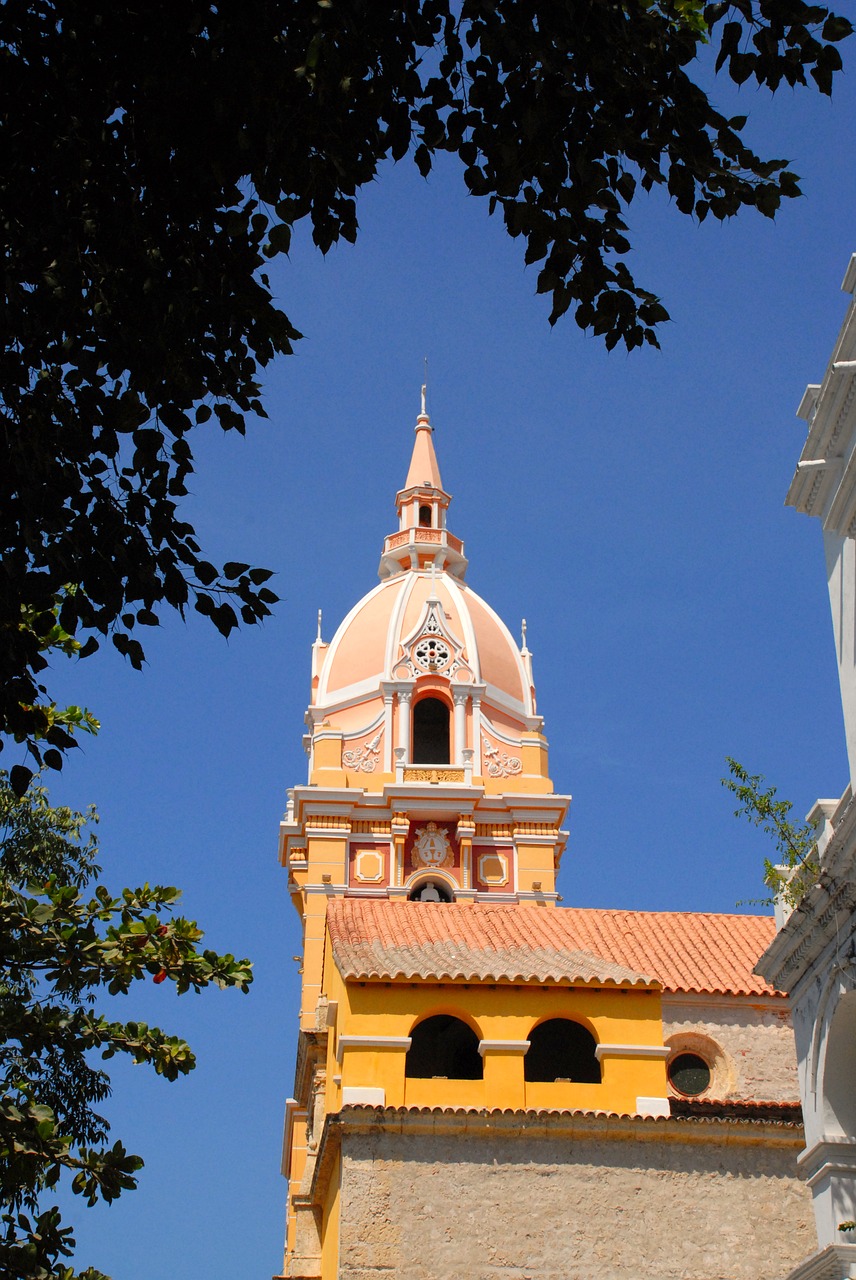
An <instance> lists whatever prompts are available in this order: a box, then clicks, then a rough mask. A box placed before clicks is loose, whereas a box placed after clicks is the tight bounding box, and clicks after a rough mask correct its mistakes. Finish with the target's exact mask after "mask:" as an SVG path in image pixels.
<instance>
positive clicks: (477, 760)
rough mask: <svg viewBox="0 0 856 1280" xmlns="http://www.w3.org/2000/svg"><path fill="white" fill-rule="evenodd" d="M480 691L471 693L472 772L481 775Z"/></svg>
mask: <svg viewBox="0 0 856 1280" xmlns="http://www.w3.org/2000/svg"><path fill="white" fill-rule="evenodd" d="M481 731H482V724H481V690H480V689H477V690H474V691H473V747H474V748H475V751H474V755H473V772H474V773H477V774H479V775H481V773H482V734H481Z"/></svg>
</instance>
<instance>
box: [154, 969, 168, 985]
mask: <svg viewBox="0 0 856 1280" xmlns="http://www.w3.org/2000/svg"><path fill="white" fill-rule="evenodd" d="M165 977H166V969H161V971H160V972H159V973H156V974H155V976H154V977H153V978H152V982H163V980H164V978H165Z"/></svg>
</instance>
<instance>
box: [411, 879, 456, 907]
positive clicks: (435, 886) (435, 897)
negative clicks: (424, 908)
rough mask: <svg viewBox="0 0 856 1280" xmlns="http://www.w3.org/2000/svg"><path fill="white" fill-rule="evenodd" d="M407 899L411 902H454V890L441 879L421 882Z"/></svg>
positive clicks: (414, 887)
mask: <svg viewBox="0 0 856 1280" xmlns="http://www.w3.org/2000/svg"><path fill="white" fill-rule="evenodd" d="M407 897H408V898H409V900H410V901H411V902H454V897H453V894H452V890H451V889H450V888H449V886H448V885H447V884H446V882H445V881H444V880H442V879H441V878H440V877H437V878H434V879H432V878H431V877H430V876H429V877H428V879H427V880H420V881H419V882H418V883H417V884H415V885H414V886H413V888H412V889H411V890H410V892H409V893H408V895H407Z"/></svg>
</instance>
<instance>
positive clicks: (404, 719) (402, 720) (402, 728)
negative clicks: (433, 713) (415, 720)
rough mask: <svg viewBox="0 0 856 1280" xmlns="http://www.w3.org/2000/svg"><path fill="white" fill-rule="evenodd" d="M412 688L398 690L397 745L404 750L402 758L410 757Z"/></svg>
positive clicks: (407, 758)
mask: <svg viewBox="0 0 856 1280" xmlns="http://www.w3.org/2000/svg"><path fill="white" fill-rule="evenodd" d="M412 697H413V690H412V689H399V690H398V746H399V747H400V748H403V750H404V759H405V760H409V759H410V699H411V698H412Z"/></svg>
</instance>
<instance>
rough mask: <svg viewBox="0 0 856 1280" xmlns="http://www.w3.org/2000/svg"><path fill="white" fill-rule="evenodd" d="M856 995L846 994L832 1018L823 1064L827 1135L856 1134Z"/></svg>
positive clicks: (824, 1116) (824, 1117) (852, 992)
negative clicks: (855, 1083) (855, 1074)
mask: <svg viewBox="0 0 856 1280" xmlns="http://www.w3.org/2000/svg"><path fill="white" fill-rule="evenodd" d="M854 1063H856V991H847V992H845V994H844V995H843V996H842V997H841V998H840V1000H839V1001H838V1007H837V1008H836V1010H835V1012H834V1013H833V1015H832V1021H831V1023H830V1026H829V1034H828V1036H827V1041H826V1053H825V1055H824V1060H823V1127H824V1130H825V1132H826V1133H827V1134H836V1135H837V1134H843V1135H845V1136H847V1137H852V1136H853V1134H856V1089H854V1087H853V1065H854Z"/></svg>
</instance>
